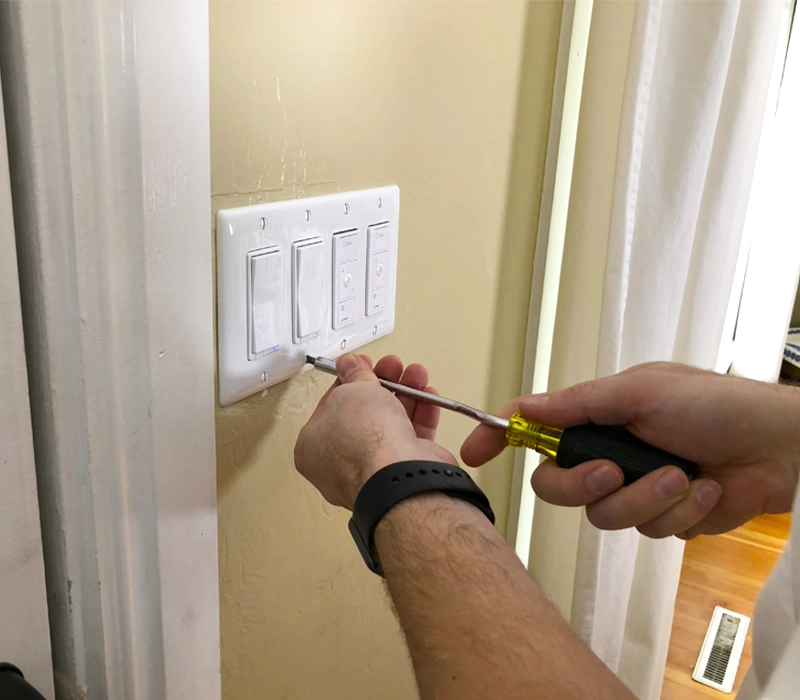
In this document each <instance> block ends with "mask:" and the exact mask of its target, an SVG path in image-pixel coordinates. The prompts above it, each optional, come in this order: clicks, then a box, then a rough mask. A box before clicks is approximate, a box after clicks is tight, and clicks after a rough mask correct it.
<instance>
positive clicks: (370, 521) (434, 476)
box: [349, 461, 494, 576]
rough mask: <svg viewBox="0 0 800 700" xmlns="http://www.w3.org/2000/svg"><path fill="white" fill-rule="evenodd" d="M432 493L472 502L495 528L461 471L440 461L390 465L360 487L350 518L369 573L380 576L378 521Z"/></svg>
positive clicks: (481, 496) (473, 485)
mask: <svg viewBox="0 0 800 700" xmlns="http://www.w3.org/2000/svg"><path fill="white" fill-rule="evenodd" d="M431 491H438V492H439V493H444V494H446V495H448V496H450V497H452V498H458V499H461V500H462V501H467V503H471V504H472V505H474V506H475V507H476V508H478V510H480V511H481V512H482V513H483V514H484V515H485V516H486V517H487V518H489V520H490V521H491V523H492V524H493V525H494V512H493V511H492V507H491V505H489V499H488V498H486V494H485V493H484V492H483V491H481V490H480V488H478V486H477V484H476V483H475V482H474V481H473V480H472V479H471V478H470V476H469V474H467V472H465V471H464V470H463V469H461V468H459V467H454V466H453V465H451V464H446V463H443V462H424V461H413V462H398V463H397V464H391V465H389V466H388V467H384V468H383V469H381V470H380V471H378V472H376V473H375V474H373V475H372V476H371V477H370V478H369V479H368V480H367V483H365V484H364V486H362V487H361V491H359V493H358V496H357V497H356V500H355V503H354V504H353V517H352V518H350V524H349V529H350V534H351V535H352V536H353V539H354V540H355V542H356V546H357V547H358V551H359V552H361V556H362V557H363V558H364V563H365V564H366V565H367V567H368V568H369V570H370V571H372V572H374V573H376V574H378V576H383V569H382V568H381V565H380V562H379V561H378V557H377V556H376V552H375V528H376V527H377V525H378V523H379V522H380V521H381V518H382V517H383V516H384V515H386V513H388V512H389V510H390V509H392V508H393V507H394V506H396V505H397V504H398V503H400V502H401V501H404V500H405V499H406V498H410V497H411V496H416V495H418V494H420V493H428V492H431Z"/></svg>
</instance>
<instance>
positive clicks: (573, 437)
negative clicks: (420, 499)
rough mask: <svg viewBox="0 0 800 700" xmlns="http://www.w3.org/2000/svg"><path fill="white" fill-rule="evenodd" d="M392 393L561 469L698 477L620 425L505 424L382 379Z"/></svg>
mask: <svg viewBox="0 0 800 700" xmlns="http://www.w3.org/2000/svg"><path fill="white" fill-rule="evenodd" d="M306 362H307V363H308V364H310V365H313V366H314V367H315V368H316V369H318V370H321V371H322V372H327V373H328V374H332V375H334V376H338V373H337V372H336V363H335V362H334V361H333V360H329V359H327V358H325V357H312V356H311V355H307V356H306ZM378 381H379V382H380V383H381V385H382V386H383V387H384V388H386V389H388V390H389V391H392V392H394V393H395V394H399V395H401V396H407V397H409V398H412V399H417V400H418V401H424V402H425V403H429V404H433V405H434V406H439V407H440V408H445V409H447V410H448V411H454V412H455V413H460V414H461V415H464V416H469V417H470V418H473V419H474V420H476V421H478V422H479V423H483V424H484V425H488V426H489V427H492V428H496V429H497V430H502V431H503V433H504V434H505V438H506V442H507V443H508V444H509V445H510V446H511V447H527V448H528V449H530V450H535V451H536V452H538V453H539V454H542V455H545V456H547V457H550V458H552V459H554V460H555V462H556V464H557V465H558V466H559V467H564V468H565V469H569V468H571V467H576V466H577V465H579V464H583V463H584V462H589V461H591V460H594V459H607V460H609V461H611V462H614V463H615V464H616V465H618V466H619V468H620V469H621V470H622V473H623V474H624V475H625V485H626V486H627V485H628V484H631V483H633V482H634V481H636V480H637V479H640V478H641V477H643V476H645V475H646V474H649V473H650V472H652V471H655V470H656V469H659V468H660V467H664V466H667V465H671V466H676V467H679V468H680V469H682V470H683V471H684V472H685V473H686V476H688V477H689V479H694V477H695V476H696V475H697V465H696V464H695V463H694V462H691V461H689V460H687V459H683V458H682V457H678V456H676V455H673V454H671V453H669V452H667V451H665V450H661V449H659V448H657V447H653V446H652V445H649V444H648V443H646V442H644V441H642V440H640V439H639V438H637V437H636V436H635V435H633V434H632V433H630V432H628V431H627V430H626V429H625V428H623V427H622V426H618V425H597V424H595V423H585V424H583V425H576V426H573V427H571V428H554V427H552V426H549V425H543V424H541V423H534V422H533V421H531V420H528V419H527V418H525V416H523V415H522V414H521V413H515V414H514V415H513V416H511V418H508V419H506V418H500V417H499V416H494V415H492V414H490V413H485V412H484V411H480V410H478V409H477V408H473V407H472V406H467V405H466V404H463V403H460V402H458V401H453V400H452V399H446V398H444V397H443V396H438V395H436V394H431V393H429V392H427V391H421V390H419V389H413V388H411V387H409V386H405V385H403V384H397V383H395V382H390V381H387V380H386V379H381V378H380V377H378Z"/></svg>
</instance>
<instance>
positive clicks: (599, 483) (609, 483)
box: [586, 465, 623, 496]
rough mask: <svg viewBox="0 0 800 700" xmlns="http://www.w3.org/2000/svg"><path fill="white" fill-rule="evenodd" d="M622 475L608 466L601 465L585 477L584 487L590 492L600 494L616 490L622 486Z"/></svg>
mask: <svg viewBox="0 0 800 700" xmlns="http://www.w3.org/2000/svg"><path fill="white" fill-rule="evenodd" d="M622 482H623V478H622V475H621V474H620V473H619V472H617V471H615V470H614V469H612V468H611V467H609V466H606V465H603V466H602V467H598V468H597V469H595V470H594V471H593V472H592V473H591V474H589V476H587V477H586V488H587V489H589V491H591V492H592V493H596V494H598V495H599V496H602V495H604V494H607V493H611V492H612V491H616V490H617V489H618V488H619V487H620V486H622Z"/></svg>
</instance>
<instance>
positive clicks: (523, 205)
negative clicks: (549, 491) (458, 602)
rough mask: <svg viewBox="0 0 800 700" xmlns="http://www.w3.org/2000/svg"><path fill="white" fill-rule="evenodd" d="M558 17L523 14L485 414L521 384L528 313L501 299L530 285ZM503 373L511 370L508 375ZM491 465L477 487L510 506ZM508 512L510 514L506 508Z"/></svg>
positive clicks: (504, 478)
mask: <svg viewBox="0 0 800 700" xmlns="http://www.w3.org/2000/svg"><path fill="white" fill-rule="evenodd" d="M544 14H547V17H544V16H543V15H544ZM560 16H561V3H549V2H547V3H544V2H542V3H539V2H537V3H532V4H530V5H529V6H528V9H527V16H526V24H525V43H524V52H523V56H522V68H521V70H520V81H519V93H518V95H519V96H518V102H517V114H516V119H515V126H514V137H513V143H512V148H511V153H512V158H511V164H510V168H509V174H508V188H507V192H508V196H507V200H506V210H505V223H504V227H503V243H502V252H501V256H500V265H501V269H502V270H503V274H501V275H500V276H499V283H498V289H497V294H496V297H495V298H496V299H497V304H496V310H495V315H494V326H493V328H492V338H493V344H492V353H491V358H492V369H491V373H490V376H489V387H490V389H489V397H488V400H489V403H488V408H489V410H492V411H498V410H499V409H500V408H501V407H502V406H503V405H504V404H506V403H507V402H508V401H509V400H511V399H512V398H514V397H516V396H518V395H519V393H520V387H521V385H522V366H523V362H524V359H525V337H526V332H527V317H528V309H527V306H526V307H525V308H523V309H519V308H509V307H508V306H507V305H506V303H505V302H504V300H506V299H516V298H519V297H520V293H519V289H520V287H522V288H523V289H524V290H525V295H522V296H523V297H524V298H527V296H526V295H527V292H528V290H530V286H531V276H532V272H533V256H534V248H535V246H536V231H537V226H538V222H539V209H540V206H541V198H542V182H543V179H544V166H545V159H546V151H547V138H542V137H541V134H542V132H543V131H544V133H547V130H548V128H549V123H550V103H551V100H550V99H547V100H541V99H539V98H540V93H541V88H540V86H542V85H552V84H553V81H554V79H555V71H556V59H557V55H558V32H555V33H553V32H551V31H548V30H549V29H550V28H551V27H553V26H558V24H559V21H560V20H559V19H558V18H559V17H560ZM543 57H547V60H543ZM541 125H545V126H544V127H542V126H541ZM508 367H513V368H515V370H516V371H514V372H510V373H509V372H508V369H507V368H508ZM498 466H500V465H496V466H495V467H493V468H492V469H487V470H485V471H484V472H482V473H481V487H482V488H483V489H484V490H485V491H486V493H487V494H488V496H489V499H490V500H491V501H492V503H495V502H497V503H509V504H510V499H509V494H510V490H511V481H512V472H513V466H514V465H513V459H507V460H506V461H505V462H504V463H503V465H502V468H497V467H498ZM510 508H511V510H512V511H513V505H510ZM507 526H508V513H505V518H504V519H503V521H502V522H498V527H499V528H500V530H501V531H503V532H507Z"/></svg>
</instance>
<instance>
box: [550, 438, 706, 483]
mask: <svg viewBox="0 0 800 700" xmlns="http://www.w3.org/2000/svg"><path fill="white" fill-rule="evenodd" d="M593 459H607V460H609V461H611V462H614V463H615V464H617V465H619V468H620V469H622V473H623V474H624V475H625V485H626V486H627V485H628V484H631V483H633V482H634V481H636V480H637V479H640V478H641V477H643V476H644V475H645V474H649V473H650V472H652V471H655V470H656V469H659V468H660V467H664V466H666V465H668V464H669V465H672V466H675V467H680V468H681V469H683V471H684V472H686V476H688V477H689V479H694V478H695V477H696V476H697V465H696V464H695V463H694V462H690V461H689V460H688V459H683V458H682V457H677V456H676V455H674V454H671V453H669V452H666V451H665V450H660V449H658V448H657V447H653V446H652V445H648V444H647V443H646V442H643V441H642V440H640V439H639V438H637V437H636V436H635V435H632V434H631V433H629V432H628V431H627V430H625V428H622V427H620V426H612V425H595V424H594V423H586V424H585V425H576V426H575V427H573V428H566V429H565V430H564V433H563V434H562V435H561V441H560V442H559V444H558V452H557V453H556V464H558V466H559V467H565V468H566V469H569V468H571V467H576V466H577V465H579V464H583V463H584V462H588V461H590V460H593Z"/></svg>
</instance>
